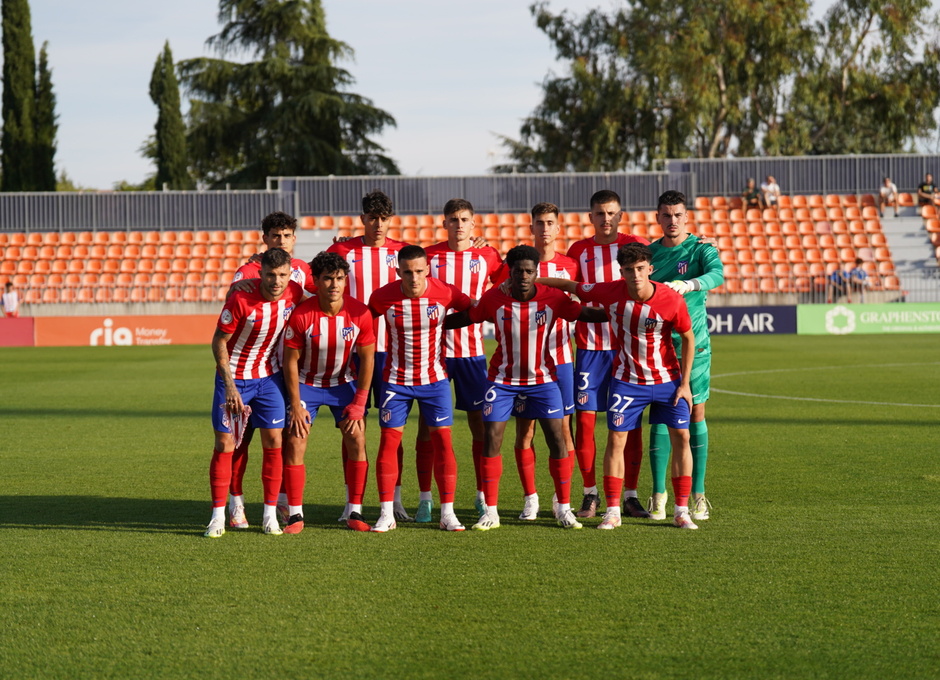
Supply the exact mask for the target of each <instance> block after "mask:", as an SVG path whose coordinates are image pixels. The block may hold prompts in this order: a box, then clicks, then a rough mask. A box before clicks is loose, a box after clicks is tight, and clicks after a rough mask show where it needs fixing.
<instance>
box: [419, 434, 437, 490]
mask: <svg viewBox="0 0 940 680" xmlns="http://www.w3.org/2000/svg"><path fill="white" fill-rule="evenodd" d="M415 468H416V469H417V471H418V491H428V492H429V491H431V479H432V478H433V477H434V445H433V444H432V443H431V440H430V439H428V440H427V441H422V440H420V439H419V440H418V441H416V442H415Z"/></svg>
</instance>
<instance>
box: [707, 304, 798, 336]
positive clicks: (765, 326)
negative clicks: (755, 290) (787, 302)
mask: <svg viewBox="0 0 940 680" xmlns="http://www.w3.org/2000/svg"><path fill="white" fill-rule="evenodd" d="M708 332H709V334H711V335H771V334H780V335H782V334H788V333H789V334H792V333H796V307H795V306H789V307H709V308H708Z"/></svg>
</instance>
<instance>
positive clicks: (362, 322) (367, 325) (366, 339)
mask: <svg viewBox="0 0 940 680" xmlns="http://www.w3.org/2000/svg"><path fill="white" fill-rule="evenodd" d="M347 302H348V301H347ZM353 323H355V324H356V325H357V326H358V327H359V337H358V338H357V339H356V346H357V347H365V346H366V345H374V344H375V320H374V319H373V317H372V313H371V312H370V311H369V309H368V308H367V307H366V306H365V305H361V307H360V309H358V310H356V312H355V313H354V316H353Z"/></svg>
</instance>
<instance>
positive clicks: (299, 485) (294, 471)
mask: <svg viewBox="0 0 940 680" xmlns="http://www.w3.org/2000/svg"><path fill="white" fill-rule="evenodd" d="M306 483H307V466H306V465H304V464H303V463H301V464H300V465H285V466H284V486H285V487H286V488H287V504H288V505H303V504H304V484H306Z"/></svg>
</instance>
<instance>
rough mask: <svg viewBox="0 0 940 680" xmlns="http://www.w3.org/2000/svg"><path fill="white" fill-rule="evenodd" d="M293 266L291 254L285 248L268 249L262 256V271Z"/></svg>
mask: <svg viewBox="0 0 940 680" xmlns="http://www.w3.org/2000/svg"><path fill="white" fill-rule="evenodd" d="M285 264H286V265H287V266H288V267H289V266H290V264H291V257H290V254H289V253H288V252H287V251H286V250H284V249H283V248H268V249H267V250H265V251H264V253H262V255H261V268H262V269H278V268H280V267H283V266H284V265H285Z"/></svg>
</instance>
